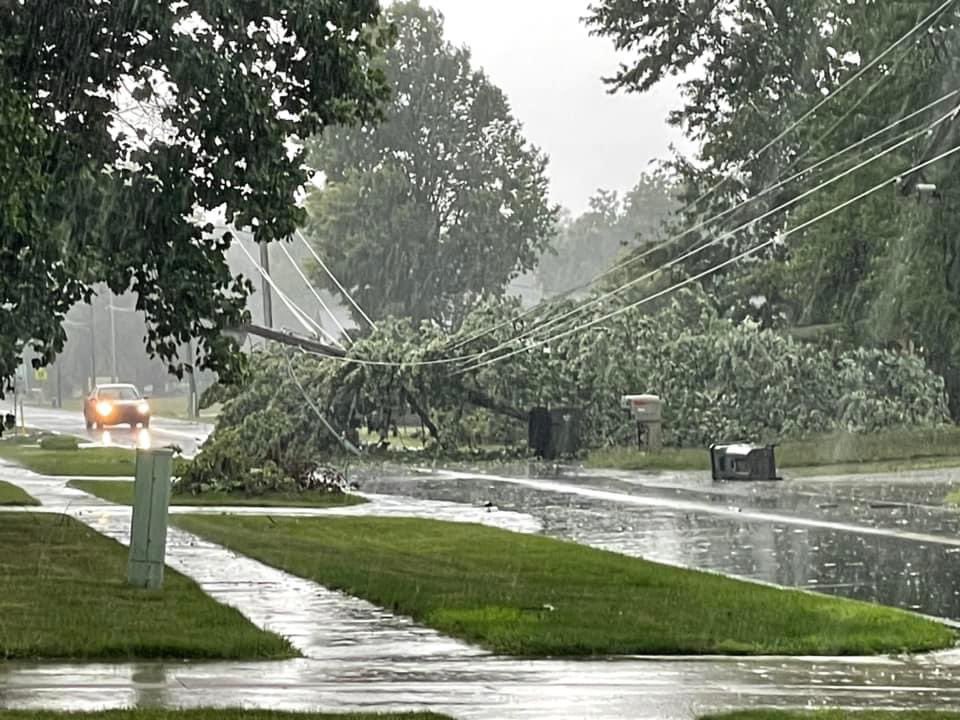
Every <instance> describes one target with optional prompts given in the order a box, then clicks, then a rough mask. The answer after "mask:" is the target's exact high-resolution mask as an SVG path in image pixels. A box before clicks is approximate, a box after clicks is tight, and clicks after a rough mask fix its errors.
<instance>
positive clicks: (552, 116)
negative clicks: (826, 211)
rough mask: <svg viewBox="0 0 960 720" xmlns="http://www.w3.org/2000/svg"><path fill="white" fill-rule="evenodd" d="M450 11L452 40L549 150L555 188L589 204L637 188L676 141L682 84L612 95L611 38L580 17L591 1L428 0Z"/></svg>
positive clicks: (562, 197)
mask: <svg viewBox="0 0 960 720" xmlns="http://www.w3.org/2000/svg"><path fill="white" fill-rule="evenodd" d="M422 2H423V4H425V5H432V6H433V7H435V8H436V9H437V10H439V11H440V12H442V13H443V14H444V16H445V18H446V35H447V39H448V40H450V41H451V42H453V43H454V44H455V45H467V46H468V47H469V48H470V49H471V50H472V51H473V58H474V64H475V65H477V66H480V67H482V68H483V69H484V70H485V71H486V72H487V74H488V75H489V76H490V78H491V80H492V81H493V82H494V83H495V84H497V85H498V86H499V87H501V88H502V89H503V90H504V91H505V92H506V94H507V96H508V97H509V99H510V102H511V104H512V106H513V111H514V114H515V115H516V117H517V118H518V119H519V120H520V121H521V122H522V123H523V124H524V128H525V131H526V136H527V138H528V139H529V140H530V141H531V142H533V143H534V144H536V145H538V146H539V147H540V148H541V149H542V150H544V151H545V152H546V153H547V154H548V155H549V156H550V169H549V172H550V179H551V184H552V195H553V199H554V200H555V201H556V202H559V203H560V204H562V205H564V206H565V207H567V208H569V209H571V210H573V211H574V212H577V213H578V212H581V211H582V210H583V209H585V208H586V205H587V199H588V198H589V197H590V195H592V194H593V193H594V192H595V191H596V190H597V189H598V188H603V189H611V190H626V189H629V188H630V187H632V186H633V185H634V184H635V183H636V180H637V178H638V176H639V174H640V172H641V171H642V170H643V169H644V168H645V167H646V166H647V164H648V163H649V162H650V160H652V159H655V158H661V157H666V156H667V154H668V147H669V145H670V143H671V142H674V143H676V144H677V145H678V146H679V147H681V148H688V147H689V145H688V144H687V143H686V142H685V141H684V140H683V139H682V137H681V135H680V133H679V132H678V131H677V130H674V129H672V128H669V127H668V126H667V125H666V122H665V120H666V115H667V113H668V112H669V111H670V110H671V109H673V107H674V106H675V105H676V104H678V103H679V100H680V97H679V93H678V91H677V89H676V83H671V82H667V83H664V86H662V87H659V88H656V89H654V91H652V92H650V93H648V94H646V95H626V94H619V95H614V96H611V95H608V94H607V91H606V87H605V86H604V85H603V83H602V82H601V78H602V77H603V76H605V75H610V74H612V73H613V71H614V70H615V69H616V67H617V54H616V52H615V51H614V49H613V45H612V43H611V42H610V41H609V40H606V39H602V38H594V37H590V36H589V35H588V34H587V29H586V27H584V25H583V24H582V23H581V22H580V18H581V17H582V16H583V15H585V14H586V13H587V6H588V5H589V0H422Z"/></svg>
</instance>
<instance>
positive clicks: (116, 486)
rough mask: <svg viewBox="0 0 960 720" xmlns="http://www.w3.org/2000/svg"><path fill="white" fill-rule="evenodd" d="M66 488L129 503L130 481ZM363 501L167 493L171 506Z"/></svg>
mask: <svg viewBox="0 0 960 720" xmlns="http://www.w3.org/2000/svg"><path fill="white" fill-rule="evenodd" d="M67 485H68V486H69V487H72V488H76V489H77V490H82V491H83V492H85V493H89V494H91V495H96V496H97V497H98V498H101V499H103V500H106V501H107V502H112V503H116V504H117V505H133V483H132V482H130V481H124V480H71V481H70V482H68V483H67ZM366 502H367V501H366V500H365V499H364V498H362V497H358V496H356V495H334V494H333V493H323V492H312V493H311V492H307V493H279V492H278V493H267V494H265V495H237V494H230V493H225V492H207V493H203V494H202V495H180V494H173V495H171V496H170V504H171V505H194V506H200V505H237V506H249V507H304V508H337V507H350V506H352V505H363V504H365V503H366Z"/></svg>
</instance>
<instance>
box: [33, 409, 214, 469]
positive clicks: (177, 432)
mask: <svg viewBox="0 0 960 720" xmlns="http://www.w3.org/2000/svg"><path fill="white" fill-rule="evenodd" d="M23 412H24V420H25V422H26V424H27V425H28V426H30V427H36V428H41V429H43V430H49V431H51V432H58V433H65V434H69V435H76V436H78V437H81V438H86V439H87V440H89V441H90V442H92V443H96V444H98V445H115V446H117V447H145V446H150V447H165V446H168V445H176V446H178V447H179V448H181V450H182V451H183V454H184V455H186V456H188V457H189V456H192V455H195V454H196V452H197V450H198V449H199V447H200V445H202V444H203V442H204V440H206V439H207V436H208V435H210V433H211V432H213V426H212V425H209V424H206V423H192V422H186V421H183V420H170V419H167V418H158V417H155V418H152V419H151V421H150V429H149V430H143V429H133V428H129V427H127V426H126V425H123V426H118V427H112V428H107V429H106V430H87V428H86V425H85V424H84V421H83V414H82V413H80V412H71V411H69V410H54V409H52V408H44V407H36V406H31V405H25V406H24V408H23Z"/></svg>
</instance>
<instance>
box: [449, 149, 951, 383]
mask: <svg viewBox="0 0 960 720" xmlns="http://www.w3.org/2000/svg"><path fill="white" fill-rule="evenodd" d="M958 152H960V145H955V146H954V147H952V148H951V149H949V150H946V151H944V152H942V153H940V154H939V155H936V156H935V157H933V158H930V159H929V160H925V161H924V162H922V163H919V164H917V165H914V166H913V167H911V168H908V169H906V170H904V171H903V172H900V173H898V174H896V175H894V176H893V177H891V178H888V179H886V180H884V181H882V182H880V183H877V184H876V185H874V186H873V187H871V188H869V189H868V190H865V191H864V192H861V193H859V194H858V195H855V196H854V197H852V198H849V199H848V200H846V201H844V202H842V203H840V204H838V205H835V206H834V207H832V208H830V209H829V210H827V211H825V212H823V213H821V214H819V215H817V216H816V217H814V218H811V219H810V220H807V221H805V222H803V223H801V224H800V225H797V226H796V227H793V228H790V229H789V230H786V231H784V232H782V233H778V234H777V235H774V236H773V237H771V238H770V239H768V240H765V241H764V242H762V243H760V244H758V245H755V246H754V247H752V248H750V249H748V250H745V251H744V252H741V253H739V254H737V255H735V256H733V257H730V258H728V259H727V260H724V261H723V262H721V263H718V264H716V265H713V266H711V267H709V268H707V269H706V270H703V271H702V272H700V273H698V274H696V275H693V276H691V277H689V278H686V279H684V280H682V281H681V282H678V283H675V284H673V285H671V286H670V287H668V288H665V289H663V290H660V291H658V292H656V293H653V294H652V295H648V296H647V297H644V298H642V299H640V300H637V301H635V302H632V303H630V304H629V305H625V306H623V307H621V308H618V309H616V310H613V311H611V312H609V313H606V314H605V315H602V316H600V317H598V318H594V319H593V320H591V321H589V322H587V323H584V324H582V325H578V326H576V327H574V328H571V329H568V330H565V331H563V332H561V333H557V334H555V335H552V336H550V337H548V338H544V339H540V340H537V341H535V342H533V343H531V344H529V345H527V346H526V347H523V348H520V349H517V350H513V351H511V352H510V353H507V354H504V355H499V356H497V357H495V358H490V359H489V360H485V361H484V362H481V363H478V364H475V365H471V366H468V367H466V368H460V369H458V370H457V371H456V372H454V373H452V374H453V375H461V374H464V373H467V372H475V371H476V370H480V369H481V368H484V367H489V366H490V365H494V364H496V363H499V362H502V361H504V360H507V359H509V358H511V357H515V356H516V355H519V354H521V353H525V352H530V351H531V350H534V349H536V348H538V347H542V346H544V345H547V344H549V343H551V342H555V341H557V340H560V339H563V338H565V337H569V336H571V335H574V334H576V333H579V332H584V331H586V330H589V329H591V328H593V327H596V326H597V325H600V324H602V323H604V322H606V321H607V320H611V319H613V318H615V317H618V316H620V315H622V314H624V313H626V312H629V311H630V310H633V309H635V308H637V307H640V306H641V305H645V304H647V303H650V302H653V301H654V300H657V299H659V298H661V297H664V296H666V295H669V294H670V293H673V292H676V291H677V290H679V289H681V288H683V287H686V286H688V285H691V284H692V283H695V282H697V281H699V280H702V279H703V278H705V277H709V276H710V275H713V274H715V273H717V272H719V271H720V270H722V269H723V268H725V267H728V266H730V265H733V264H734V263H738V262H740V261H742V260H744V259H746V258H748V257H751V256H753V255H756V254H757V253H758V252H760V251H761V250H763V249H765V248H767V247H770V246H771V245H773V244H775V243H777V242H778V241H779V242H782V241H784V240H786V238H788V237H790V236H791V235H794V234H796V233H798V232H800V231H802V230H805V229H806V228H808V227H810V226H811V225H814V224H815V223H818V222H820V221H821V220H824V219H826V218H828V217H830V216H831V215H834V214H836V213H838V212H840V211H841V210H844V209H846V208H848V207H850V206H851V205H854V204H856V203H858V202H860V201H861V200H864V199H865V198H867V197H869V196H871V195H873V194H874V193H877V192H879V191H880V190H882V189H884V188H886V187H889V186H890V185H891V184H893V183H896V182H898V181H899V180H900V178H902V177H903V176H904V175H910V174H912V173H915V172H917V171H918V170H922V169H923V168H925V167H927V166H929V165H932V164H934V163H936V162H939V161H940V160H943V159H944V158H947V157H949V156H951V155H954V154H956V153H958Z"/></svg>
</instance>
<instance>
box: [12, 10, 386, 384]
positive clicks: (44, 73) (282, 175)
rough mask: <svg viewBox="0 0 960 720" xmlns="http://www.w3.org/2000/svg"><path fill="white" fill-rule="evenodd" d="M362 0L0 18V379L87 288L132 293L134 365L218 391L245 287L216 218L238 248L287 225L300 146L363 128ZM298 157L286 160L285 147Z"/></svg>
mask: <svg viewBox="0 0 960 720" xmlns="http://www.w3.org/2000/svg"><path fill="white" fill-rule="evenodd" d="M379 16H380V7H379V3H378V2H377V1H376V0H344V1H338V2H333V1H331V0H271V1H270V2H242V3H238V2H232V1H228V0H205V1H203V2H200V1H199V0H196V1H195V0H187V1H183V2H177V3H170V2H167V1H165V0H145V1H144V0H140V1H139V2H134V1H132V0H122V1H120V2H97V3H91V2H83V1H81V0H26V1H25V2H2V3H0V377H9V376H10V375H11V374H12V372H13V371H14V369H15V367H16V365H17V363H18V356H19V354H20V352H21V350H22V348H23V347H24V345H25V344H31V345H32V346H33V348H34V349H35V351H36V352H37V353H38V356H37V360H36V362H38V363H43V362H47V361H49V360H50V359H51V357H52V356H53V355H55V354H56V353H57V352H58V351H59V350H60V349H61V348H62V345H63V342H64V337H65V336H64V331H63V328H62V326H61V324H60V323H61V321H62V319H63V317H64V314H65V312H66V311H67V310H68V309H69V307H70V306H71V305H72V304H74V303H75V302H77V301H79V300H83V299H88V298H89V297H90V294H91V292H92V291H91V288H92V286H93V285H94V284H95V283H96V282H99V281H102V282H105V283H106V284H107V285H109V287H110V288H111V289H112V290H113V292H115V293H117V294H120V293H123V292H125V291H127V290H132V291H134V292H135V293H136V294H137V308H138V309H140V310H142V311H144V313H145V314H146V317H147V321H148V330H147V337H146V346H147V349H148V351H149V352H150V353H151V354H155V355H159V356H160V357H162V358H163V359H164V360H166V361H168V362H170V363H172V365H173V369H174V370H175V371H180V370H182V363H181V361H180V360H179V359H178V358H177V349H178V347H179V346H180V344H181V343H182V342H185V341H186V340H187V339H188V338H191V337H192V338H195V339H197V341H198V357H199V364H200V365H201V366H205V367H209V368H211V369H215V370H218V371H221V372H223V373H224V374H227V375H229V374H230V373H231V372H232V371H233V370H235V369H236V366H237V363H238V362H239V357H240V356H239V354H237V353H235V352H233V349H234V347H233V344H232V341H230V340H228V339H227V338H225V337H224V336H222V335H221V334H220V330H221V329H222V328H224V327H227V326H232V325H236V324H238V323H239V322H241V320H242V319H243V307H244V301H245V297H246V295H247V293H248V292H249V291H250V286H249V284H248V283H247V282H246V281H245V280H243V279H242V278H234V277H233V276H232V275H231V273H230V272H229V269H228V267H227V265H226V262H225V260H224V251H225V250H226V249H227V247H229V244H230V241H231V235H230V234H229V233H228V234H226V235H222V234H219V233H213V232H212V230H213V228H212V227H211V226H209V225H205V222H204V221H202V220H200V219H199V218H202V217H204V215H205V214H206V213H209V212H212V211H216V212H217V213H219V216H220V219H221V220H222V221H223V222H225V223H228V224H232V225H234V226H236V227H247V226H249V227H252V228H253V231H254V234H255V237H256V239H257V241H258V242H267V241H270V240H275V239H278V238H284V237H287V236H289V235H290V234H291V233H292V232H293V231H294V229H295V228H296V227H298V226H299V225H301V224H302V223H303V221H304V219H305V213H304V211H303V210H302V209H300V208H299V207H298V206H297V202H296V200H297V193H298V191H299V190H300V189H301V188H302V187H303V186H304V185H305V184H306V182H307V181H308V180H309V179H310V172H309V170H308V169H307V168H306V167H305V166H304V162H303V161H304V150H303V148H302V141H303V140H304V139H306V138H309V137H310V136H312V135H315V134H317V133H319V132H320V131H321V130H323V129H324V128H326V127H328V126H330V125H334V124H338V123H350V122H357V121H366V120H370V119H371V118H373V117H375V116H376V113H377V108H378V106H379V103H380V102H381V101H382V99H383V98H384V97H385V95H386V88H385V83H384V78H383V74H382V72H381V71H380V70H379V69H378V68H377V67H376V66H375V64H374V62H373V61H374V58H375V56H376V55H377V53H378V52H379V51H380V50H381V48H382V46H383V45H385V44H386V43H387V42H388V40H389V33H388V32H385V31H383V29H382V28H380V26H379ZM298 143H300V144H298Z"/></svg>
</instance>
